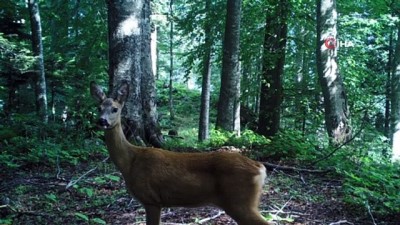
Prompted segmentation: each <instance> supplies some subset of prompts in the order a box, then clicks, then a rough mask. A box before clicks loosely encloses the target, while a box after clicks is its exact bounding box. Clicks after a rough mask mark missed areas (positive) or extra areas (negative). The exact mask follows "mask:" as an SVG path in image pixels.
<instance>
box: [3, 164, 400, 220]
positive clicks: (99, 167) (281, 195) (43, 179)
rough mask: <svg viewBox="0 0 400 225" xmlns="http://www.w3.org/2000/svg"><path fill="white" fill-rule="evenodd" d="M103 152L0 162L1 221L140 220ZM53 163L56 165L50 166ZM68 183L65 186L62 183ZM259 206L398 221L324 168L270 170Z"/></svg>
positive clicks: (282, 214)
mask: <svg viewBox="0 0 400 225" xmlns="http://www.w3.org/2000/svg"><path fill="white" fill-rule="evenodd" d="M101 157H103V156H97V157H94V158H95V160H94V159H93V157H92V158H91V160H92V161H91V162H90V163H88V162H86V163H79V164H77V165H76V166H70V165H69V166H66V165H64V166H63V165H59V166H49V165H46V164H36V165H31V164H27V165H25V166H23V167H20V168H18V170H17V169H14V170H10V169H7V168H4V167H3V166H2V165H0V170H1V172H0V179H1V182H0V200H1V202H0V224H124V225H127V224H136V225H142V224H145V222H144V221H145V212H144V209H143V208H142V207H141V206H140V204H139V203H138V202H137V201H135V200H134V199H132V198H131V197H130V196H129V195H128V193H127V191H126V189H125V187H124V182H123V180H122V178H121V176H120V174H119V173H118V172H116V170H115V168H114V166H112V165H111V163H110V161H109V160H107V161H106V160H103V159H101ZM54 167H56V168H54ZM67 186H68V188H67ZM260 209H261V212H262V214H263V215H264V216H267V215H270V216H272V218H274V220H273V221H274V222H275V223H276V224H295V225H300V224H327V225H328V224H329V225H337V224H360V225H361V224H362V225H368V224H390V225H391V224H393V225H394V224H400V222H399V221H400V218H394V217H385V218H376V217H374V216H372V214H371V213H370V212H368V210H367V209H362V208H354V207H353V208H352V207H350V206H348V205H347V204H345V203H344V201H343V194H342V182H341V180H340V179H338V178H336V177H334V176H329V175H327V174H313V173H298V172H290V173H287V172H282V171H279V170H272V171H269V173H268V177H267V180H266V185H265V189H264V192H263V195H262V200H261V205H260ZM161 220H162V224H164V225H172V224H236V223H235V222H234V221H233V220H232V219H231V218H230V217H229V216H227V215H226V214H225V213H224V212H223V211H221V210H219V209H216V208H211V207H203V208H193V209H187V208H171V209H163V211H162V215H161Z"/></svg>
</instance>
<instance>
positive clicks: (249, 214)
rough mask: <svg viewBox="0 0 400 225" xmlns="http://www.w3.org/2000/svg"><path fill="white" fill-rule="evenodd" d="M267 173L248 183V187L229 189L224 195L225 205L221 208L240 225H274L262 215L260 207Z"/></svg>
mask: <svg viewBox="0 0 400 225" xmlns="http://www.w3.org/2000/svg"><path fill="white" fill-rule="evenodd" d="M264 179H265V172H264V173H261V174H260V175H258V176H255V177H254V178H253V182H247V183H246V184H247V186H246V185H245V186H242V187H240V188H238V189H235V188H233V189H232V187H234V186H231V189H229V188H227V189H226V190H227V191H226V192H225V193H224V203H223V205H222V207H221V208H223V209H224V210H225V212H226V213H227V214H228V215H229V216H231V217H232V218H233V219H234V220H235V221H236V222H237V223H238V225H272V224H273V223H269V222H267V221H266V220H265V219H264V218H263V217H262V216H261V214H260V212H259V210H258V207H259V204H260V197H261V193H262V189H263V183H264ZM236 185H237V184H236Z"/></svg>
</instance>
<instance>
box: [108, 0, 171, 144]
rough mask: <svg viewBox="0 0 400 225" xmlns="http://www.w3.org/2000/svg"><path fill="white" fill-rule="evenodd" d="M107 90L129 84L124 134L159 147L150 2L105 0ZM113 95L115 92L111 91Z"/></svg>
mask: <svg viewBox="0 0 400 225" xmlns="http://www.w3.org/2000/svg"><path fill="white" fill-rule="evenodd" d="M107 3H108V32H109V33H108V35H109V77H110V84H109V86H110V88H109V90H110V91H111V90H113V91H115V90H116V86H118V85H119V84H120V83H121V81H122V80H126V81H128V83H129V96H128V99H127V102H126V104H125V110H126V111H125V116H124V117H125V120H126V122H125V126H124V133H125V135H126V136H127V138H128V139H130V140H134V141H135V142H136V144H139V145H144V144H145V143H149V144H151V145H153V146H156V147H160V146H161V145H162V142H163V139H162V135H161V131H160V129H159V126H158V121H157V110H156V104H155V79H154V76H153V72H152V65H151V48H150V35H151V29H150V1H149V0H139V1H135V0H123V1H111V0H110V1H108V2H107ZM114 94H115V93H114Z"/></svg>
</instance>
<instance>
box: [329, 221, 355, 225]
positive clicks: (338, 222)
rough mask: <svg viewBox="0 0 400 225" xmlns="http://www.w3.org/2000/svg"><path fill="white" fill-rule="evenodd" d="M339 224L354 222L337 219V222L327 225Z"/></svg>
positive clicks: (352, 224)
mask: <svg viewBox="0 0 400 225" xmlns="http://www.w3.org/2000/svg"><path fill="white" fill-rule="evenodd" d="M339 224H351V225H354V223H351V222H349V221H347V220H339V221H337V222H333V223H330V224H329V225H339Z"/></svg>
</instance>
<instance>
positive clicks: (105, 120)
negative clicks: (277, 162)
mask: <svg viewBox="0 0 400 225" xmlns="http://www.w3.org/2000/svg"><path fill="white" fill-rule="evenodd" d="M128 91H129V86H128V84H127V83H126V82H123V83H122V85H121V86H120V87H119V89H118V91H117V94H116V96H115V97H114V98H107V97H106V95H105V94H104V92H103V90H102V89H101V88H100V87H99V86H98V85H96V84H95V83H94V82H92V83H91V86H90V92H91V95H92V96H93V97H94V98H95V99H96V100H97V101H98V102H99V103H100V108H99V110H100V112H99V113H100V115H99V116H100V117H99V120H98V126H99V127H101V128H102V129H104V131H105V142H106V145H107V148H108V152H109V154H110V158H111V160H112V161H113V163H114V164H115V165H116V167H117V168H118V169H119V170H120V171H121V173H122V176H123V178H124V180H125V183H126V187H127V189H128V191H129V193H130V194H131V195H132V196H133V197H135V198H136V199H137V200H138V201H139V202H140V203H141V204H142V205H143V206H144V208H145V211H146V224H147V225H159V224H160V213H161V208H162V207H174V206H182V207H197V206H203V205H211V206H216V207H219V208H221V209H223V210H225V212H226V213H227V214H228V215H229V216H231V217H232V218H233V219H234V220H235V221H236V222H237V223H238V224H239V225H267V224H271V223H268V222H267V221H266V220H265V219H264V218H263V217H262V216H261V214H260V213H259V211H258V205H259V202H260V195H261V192H262V187H263V184H264V180H265V177H266V170H265V167H264V165H262V164H261V163H259V162H256V161H253V160H251V159H249V158H246V157H244V156H242V155H240V154H239V153H228V152H212V153H176V152H171V151H166V150H163V149H158V148H151V147H138V146H134V145H132V144H130V143H129V142H128V141H127V140H126V138H125V135H124V134H123V132H122V127H121V110H122V108H123V107H124V102H125V100H126V98H127V96H128Z"/></svg>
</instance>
